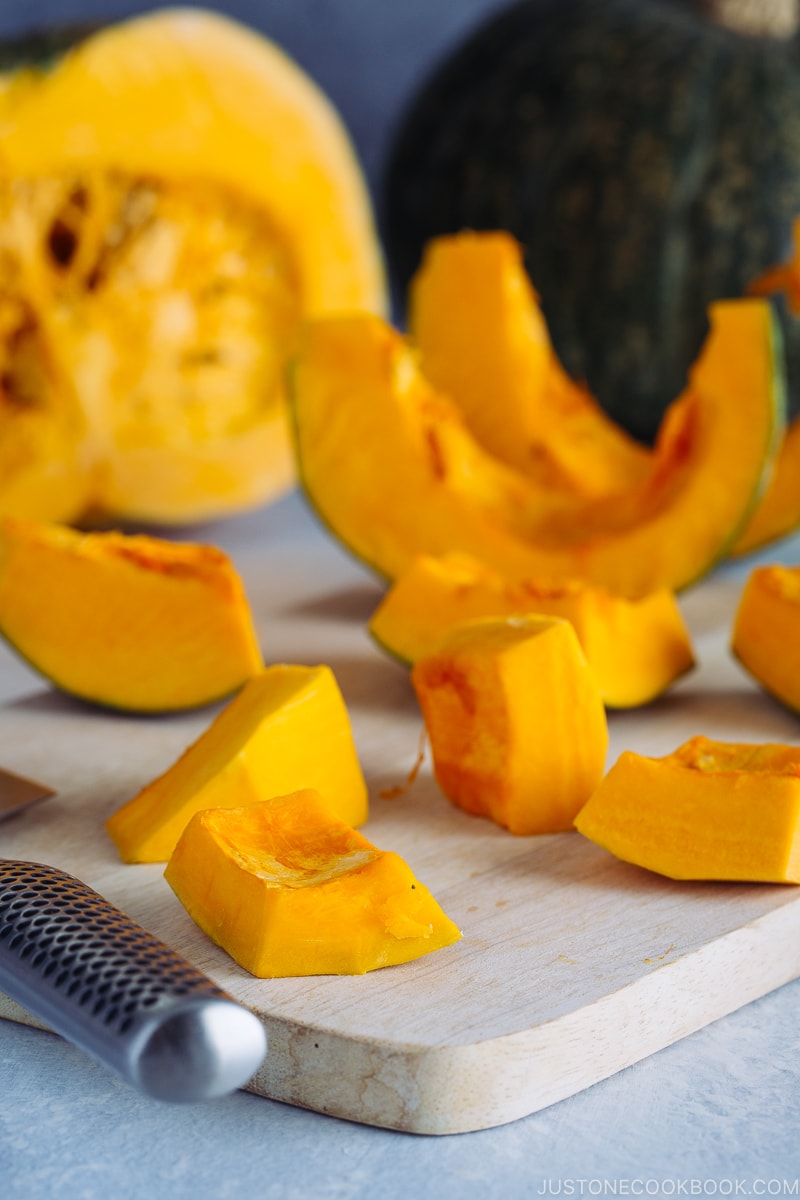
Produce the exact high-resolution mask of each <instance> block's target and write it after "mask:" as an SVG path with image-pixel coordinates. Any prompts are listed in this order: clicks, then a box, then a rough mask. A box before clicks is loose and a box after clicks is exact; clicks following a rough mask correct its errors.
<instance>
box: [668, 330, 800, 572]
mask: <svg viewBox="0 0 800 1200" xmlns="http://www.w3.org/2000/svg"><path fill="white" fill-rule="evenodd" d="M770 342H771V345H772V375H771V388H770V392H771V396H772V406H771V409H772V424H771V427H770V431H769V443H768V446H767V452H766V456H765V458H764V466H763V469H762V471H761V478H760V480H759V482H758V484H757V485H756V487H755V488H754V489H753V493H752V495H751V497H750V503H749V504H748V506H747V508H746V509H745V511H744V513H743V514H742V516H741V518H740V519H739V521H738V522H737V524H736V525H735V526H734V527H733V529H732V530H731V532H730V534H729V535H728V537H727V539H726V540H725V542H724V543H723V544H722V546H721V547H720V550H719V553H718V554H717V557H716V558H715V559H714V560H713V561H712V562H710V563H709V564H708V566H707V567H706V568H705V569H704V570H703V571H701V572H700V573H699V574H698V575H696V576H695V577H694V579H690V580H689V582H688V583H685V584H683V585H682V587H681V588H680V589H679V591H680V592H685V591H687V589H688V588H690V587H694V585H695V584H696V583H699V582H700V580H701V579H705V578H706V576H707V575H710V574H711V572H712V571H713V570H714V569H715V568H716V567H718V566H720V565H721V564H722V563H723V562H724V561H725V560H726V559H727V558H728V557H729V556H730V552H731V550H732V549H733V547H734V546H735V545H736V542H737V541H738V540H739V537H740V535H741V533H742V532H743V530H744V528H745V526H746V525H747V523H748V521H749V520H750V518H751V517H752V515H753V513H754V512H755V510H756V508H757V507H758V503H759V501H760V499H761V497H762V496H763V494H764V491H765V489H766V486H767V483H768V481H769V473H770V471H771V469H772V466H773V465H774V463H775V460H776V458H777V456H778V451H779V450H780V446H781V439H782V438H783V434H784V431H785V429H786V420H787V399H786V366H785V356H784V353H783V333H782V330H781V326H780V324H779V322H778V320H777V318H776V317H775V314H774V311H772V316H771V320H770Z"/></svg>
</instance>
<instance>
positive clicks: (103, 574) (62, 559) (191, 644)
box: [0, 517, 263, 713]
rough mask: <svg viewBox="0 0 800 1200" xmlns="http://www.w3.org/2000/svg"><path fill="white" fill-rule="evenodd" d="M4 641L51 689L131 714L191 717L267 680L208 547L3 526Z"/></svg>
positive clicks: (224, 560) (230, 579) (248, 620)
mask: <svg viewBox="0 0 800 1200" xmlns="http://www.w3.org/2000/svg"><path fill="white" fill-rule="evenodd" d="M0 634H2V636H3V637H4V638H5V639H6V640H7V641H8V642H9V643H10V644H11V645H12V646H13V647H14V649H15V650H17V651H18V653H19V654H21V655H22V656H23V657H24V658H25V659H27V660H28V662H29V663H30V665H31V666H32V667H33V668H34V669H35V670H37V671H38V672H39V673H40V674H41V675H43V676H44V677H45V678H46V679H48V680H50V682H51V683H53V684H54V685H55V686H56V687H58V688H60V689H62V690H63V691H65V692H71V693H72V694H73V695H75V696H79V697H81V699H83V700H88V701H92V702H93V703H96V704H101V705H105V706H108V707H110V708H119V709H128V710H131V711H134V712H151V713H158V712H167V711H171V710H177V709H185V708H196V707H198V706H200V705H204V704H209V703H210V702H211V701H212V700H219V699H221V698H223V697H225V696H228V695H229V694H230V693H231V692H234V691H235V690H236V689H237V688H239V687H241V686H242V684H244V683H246V682H247V680H248V679H250V678H252V677H253V676H254V675H257V674H258V672H259V671H260V670H261V669H262V668H263V659H262V655H261V650H260V647H259V643H258V639H257V636H256V631H255V628H254V625H253V618H252V614H251V611H250V606H249V604H248V601H247V596H246V594H245V589H244V585H243V584H242V581H241V579H240V577H239V575H238V573H237V571H236V569H235V567H234V565H233V563H232V562H231V560H230V559H229V558H228V557H227V555H225V554H224V553H223V552H222V551H221V550H218V549H217V548H216V547H214V546H206V545H198V544H193V543H180V542H172V541H166V540H163V539H160V538H154V537H146V536H143V535H137V536H126V535H124V534H120V533H113V532H111V533H79V532H77V531H76V530H74V529H71V528H69V527H67V526H62V525H50V524H47V523H42V522H33V521H24V520H22V519H15V518H12V517H6V518H5V519H4V520H2V521H0Z"/></svg>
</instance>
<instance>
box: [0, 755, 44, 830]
mask: <svg viewBox="0 0 800 1200" xmlns="http://www.w3.org/2000/svg"><path fill="white" fill-rule="evenodd" d="M48 796H55V790H54V789H53V788H51V787H48V786H47V785H46V784H44V783H37V782H36V780H34V779H25V778H24V776H22V775H15V774H14V772H13V771H7V770H5V769H3V768H2V767H0V821H2V820H4V818H6V817H10V816H11V815H12V814H13V813H18V812H21V811H22V809H23V808H27V807H28V805H29V804H37V803H38V802H39V801H40V800H46V799H47V797H48Z"/></svg>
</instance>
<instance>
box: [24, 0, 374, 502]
mask: <svg viewBox="0 0 800 1200" xmlns="http://www.w3.org/2000/svg"><path fill="white" fill-rule="evenodd" d="M0 263H2V274H3V285H2V289H0V512H6V513H12V514H16V515H22V516H31V517H35V518H37V519H38V518H41V519H44V518H49V519H53V520H61V521H73V520H75V519H77V518H80V517H85V516H86V515H87V514H89V515H90V516H92V517H93V516H94V515H95V514H96V513H97V512H100V513H102V514H106V515H108V514H110V515H111V516H112V517H113V518H119V519H123V518H125V519H131V520H139V521H142V520H143V521H147V522H150V523H163V524H169V525H172V524H176V523H182V522H194V521H197V520H205V519H208V518H211V517H217V516H224V515H226V514H227V513H229V512H233V511H238V510H240V509H244V508H248V507H253V506H255V505H257V504H260V503H263V502H266V501H268V500H269V499H272V498H274V497H276V496H278V495H280V494H281V493H282V492H284V491H285V490H286V489H287V488H288V487H289V486H290V485H291V484H292V483H293V481H294V463H293V457H292V450H291V441H290V436H289V431H288V425H287V416H286V407H285V393H284V385H283V373H284V364H285V360H286V357H287V355H288V354H289V353H290V351H291V349H292V347H293V343H294V338H295V333H296V328H297V323H298V321H299V320H300V319H301V317H302V316H303V315H304V314H320V313H325V312H330V311H336V310H338V309H340V308H349V307H355V308H360V309H366V310H368V311H383V307H384V303H385V299H384V284H383V276H382V262H381V255H380V251H379V249H378V244H377V240H376V237H375V233H374V229H373V222H372V215H371V211H370V204H369V199H368V194H367V191H366V187H365V185H364V182H363V180H362V177H361V173H360V170H359V167H358V165H357V162H356V159H355V156H354V154H353V151H352V148H351V146H350V143H349V141H348V138H347V135H346V133H345V131H344V129H343V126H342V124H341V122H340V120H339V118H338V116H337V115H336V113H335V112H334V111H333V109H332V106H331V105H330V103H329V102H328V100H327V99H326V98H325V97H324V95H323V94H322V93H321V92H320V91H319V89H318V88H317V87H316V86H315V85H314V84H313V83H312V82H311V80H310V79H309V78H308V77H307V76H306V75H305V74H304V73H303V72H302V71H301V70H300V68H299V67H297V66H296V65H295V64H294V63H293V62H292V61H290V59H289V58H287V57H286V56H285V55H284V54H283V53H282V52H281V51H280V50H279V49H278V48H277V47H276V46H274V45H273V44H271V43H270V42H268V41H267V40H266V39H264V38H262V37H260V36H259V35H257V34H256V33H254V32H252V31H250V30H247V29H245V28H244V27H242V26H239V25H237V24H235V23H234V22H232V21H230V20H228V19H226V18H224V17H222V16H218V15H216V14H214V13H211V12H206V11H201V10H191V9H184V10H181V9H177V10H164V11H161V12H155V13H153V14H150V15H146V16H143V17H139V18H136V19H134V20H131V21H128V22H124V23H121V24H119V25H117V26H112V27H110V28H108V29H106V30H103V31H100V32H97V33H95V34H93V35H92V36H89V37H87V38H86V39H85V40H83V41H81V42H79V43H78V44H77V45H76V46H75V47H73V48H72V49H71V50H70V51H69V52H68V53H67V54H65V55H64V56H63V57H61V58H59V59H58V60H57V61H56V63H55V65H52V66H50V67H49V68H48V69H47V70H44V71H41V70H30V69H27V68H26V67H25V66H24V65H23V66H22V67H21V68H20V69H19V70H18V71H16V72H11V73H7V74H6V75H4V76H2V77H0Z"/></svg>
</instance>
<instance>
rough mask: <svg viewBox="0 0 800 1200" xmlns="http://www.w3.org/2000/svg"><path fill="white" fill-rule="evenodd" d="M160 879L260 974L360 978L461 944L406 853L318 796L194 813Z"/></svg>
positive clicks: (211, 932) (210, 932) (308, 793)
mask: <svg viewBox="0 0 800 1200" xmlns="http://www.w3.org/2000/svg"><path fill="white" fill-rule="evenodd" d="M164 874H165V877H166V879H167V882H168V883H169V885H170V887H172V889H173V891H174V892H175V894H176V895H177V896H178V898H179V900H180V901H181V903H182V904H183V905H184V907H185V908H186V910H187V911H188V913H189V915H190V916H191V917H192V918H193V920H194V921H196V923H197V924H198V925H199V926H200V928H201V929H202V930H203V931H204V932H205V933H206V934H208V936H209V937H210V938H212V939H213V941H215V942H217V944H218V945H220V946H222V948H223V949H224V950H226V951H227V953H228V954H230V955H231V957H232V958H234V959H235V960H236V962H237V963H239V965H240V966H242V967H244V968H245V970H247V971H249V972H250V973H251V974H252V975H256V976H258V977H259V978H270V979H274V978H278V977H281V976H287V975H363V974H364V973H365V972H366V971H374V970H376V968H379V967H388V966H394V965H396V964H398V963H404V962H409V961H411V960H412V959H415V958H420V957H421V956H422V955H424V954H430V953H431V952H432V951H434V950H439V949H441V948H442V947H443V946H449V945H451V944H452V943H453V942H455V941H458V939H459V938H460V937H461V933H460V931H459V929H458V928H457V927H456V926H455V925H454V924H453V922H452V921H451V920H450V919H449V918H448V917H447V916H446V915H445V914H444V912H442V910H441V908H440V907H439V905H438V904H437V902H436V901H435V900H434V898H433V896H432V895H431V894H430V892H429V891H428V889H427V888H426V887H425V886H424V885H423V884H422V883H420V882H419V880H418V879H415V877H414V875H413V874H412V872H411V870H410V868H409V867H408V866H407V865H406V863H405V862H404V861H403V859H402V858H400V857H399V856H398V855H397V854H394V853H391V852H386V851H382V850H378V849H377V848H376V847H375V846H373V845H372V843H371V842H368V841H367V839H366V838H365V837H363V836H362V835H361V834H360V833H358V832H357V831H356V830H355V829H351V828H350V827H349V826H348V825H346V824H345V823H344V822H343V821H341V820H340V819H339V818H337V817H336V815H335V814H334V813H333V812H332V811H331V809H330V808H329V807H328V806H327V805H326V804H325V803H324V802H323V800H322V799H321V797H320V795H319V793H318V792H314V791H309V790H305V791H298V792H294V793H291V794H289V795H286V796H276V797H274V798H273V799H272V800H269V801H268V802H266V803H263V804H253V805H250V806H248V807H247V808H236V809H210V810H206V811H205V812H199V813H196V814H195V815H194V816H193V817H192V819H191V821H190V822H189V824H188V825H187V827H186V829H185V830H184V832H183V834H182V835H181V837H180V840H179V841H178V844H177V846H176V847H175V850H174V851H173V853H172V856H171V858H170V860H169V862H168V863H167V867H166V870H165V872H164Z"/></svg>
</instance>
